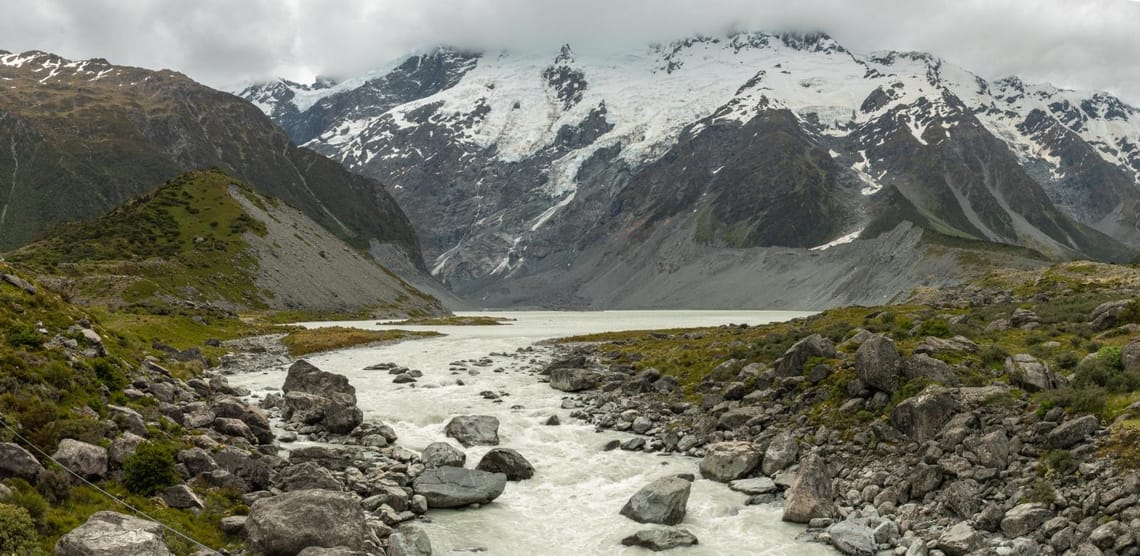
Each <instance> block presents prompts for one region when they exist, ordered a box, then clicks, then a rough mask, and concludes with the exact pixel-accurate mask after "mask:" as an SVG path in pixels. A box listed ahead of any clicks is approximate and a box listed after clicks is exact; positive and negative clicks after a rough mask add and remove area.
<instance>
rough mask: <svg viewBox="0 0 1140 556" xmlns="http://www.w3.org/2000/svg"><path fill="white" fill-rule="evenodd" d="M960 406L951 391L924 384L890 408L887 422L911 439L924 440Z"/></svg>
mask: <svg viewBox="0 0 1140 556" xmlns="http://www.w3.org/2000/svg"><path fill="white" fill-rule="evenodd" d="M960 409H961V404H960V403H959V402H958V398H957V397H956V396H955V395H954V391H953V390H950V389H948V388H942V387H939V386H928V387H926V389H925V390H923V391H922V392H920V393H919V394H918V395H917V396H914V397H913V398H909V399H906V400H903V402H902V403H900V404H898V405H897V406H895V409H894V410H893V411H891V424H892V425H894V427H895V428H896V429H898V430H899V431H900V432H902V433H903V434H905V435H906V436H907V437H909V438H910V439H911V440H914V441H915V442H920V443H921V442H926V441H927V440H930V439H932V438H934V437H935V436H937V434H938V431H940V430H941V429H942V427H943V425H945V424H946V423H947V422H948V421H949V420H950V418H951V417H953V416H954V415H955V414H956V413H958V411H959V410H960Z"/></svg>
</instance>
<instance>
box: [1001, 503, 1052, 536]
mask: <svg viewBox="0 0 1140 556" xmlns="http://www.w3.org/2000/svg"><path fill="white" fill-rule="evenodd" d="M1051 517H1053V512H1050V511H1049V510H1048V509H1047V508H1046V507H1045V506H1043V505H1041V504H1036V503H1026V504H1018V505H1017V506H1014V507H1013V508H1012V509H1010V510H1009V511H1008V512H1006V513H1005V518H1003V519H1002V520H1001V530H1002V532H1003V533H1005V534H1006V535H1007V536H1009V537H1010V538H1017V537H1024V536H1025V535H1028V534H1029V533H1030V532H1032V531H1034V530H1036V529H1037V528H1038V527H1040V526H1041V525H1043V524H1044V523H1045V522H1046V521H1048V520H1049V518H1051Z"/></svg>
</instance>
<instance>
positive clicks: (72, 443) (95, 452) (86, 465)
mask: <svg viewBox="0 0 1140 556" xmlns="http://www.w3.org/2000/svg"><path fill="white" fill-rule="evenodd" d="M52 457H53V458H55V460H56V461H58V462H59V463H60V465H63V466H64V467H66V468H68V469H70V470H72V471H74V472H76V473H78V474H80V475H82V476H84V477H86V478H88V479H101V478H103V477H104V476H106V475H107V450H105V449H104V448H101V447H99V446H95V445H93V444H88V443H86V442H80V441H78V440H74V439H71V438H65V439H63V440H60V441H59V449H57V450H56V451H55V454H53V455H52Z"/></svg>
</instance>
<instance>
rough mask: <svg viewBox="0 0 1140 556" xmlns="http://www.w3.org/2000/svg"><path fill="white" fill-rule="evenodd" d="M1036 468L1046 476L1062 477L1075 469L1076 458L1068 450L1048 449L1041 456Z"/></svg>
mask: <svg viewBox="0 0 1140 556" xmlns="http://www.w3.org/2000/svg"><path fill="white" fill-rule="evenodd" d="M1038 470H1039V471H1040V472H1041V473H1042V474H1043V475H1045V476H1046V477H1064V476H1066V475H1069V474H1070V473H1073V472H1074V471H1076V470H1077V460H1076V458H1074V457H1073V454H1072V453H1070V452H1069V451H1068V450H1049V451H1048V452H1045V453H1044V454H1043V455H1042V456H1041V460H1040V462H1039V463H1038Z"/></svg>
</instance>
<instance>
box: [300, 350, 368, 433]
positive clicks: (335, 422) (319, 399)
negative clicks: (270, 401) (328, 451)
mask: <svg viewBox="0 0 1140 556" xmlns="http://www.w3.org/2000/svg"><path fill="white" fill-rule="evenodd" d="M281 390H282V392H284V393H285V411H284V412H283V416H284V417H285V419H286V420H296V421H299V422H302V423H305V424H317V423H319V424H321V425H323V426H324V427H325V429H327V430H328V431H329V432H330V433H333V434H348V433H350V432H352V430H353V429H355V428H356V427H357V426H359V425H360V423H361V422H363V420H364V412H363V411H361V410H360V408H359V407H357V406H356V388H354V387H353V386H352V385H351V384H349V383H348V378H346V377H344V376H342V375H338V374H333V373H329V372H325V371H322V370H320V369H318V368H317V367H315V366H313V365H312V364H311V363H309V362H308V361H305V360H300V361H297V362H296V363H293V365H292V366H290V367H289V373H288V375H286V377H285V384H284V385H283V386H282V387H281ZM291 394H292V396H290V395H291ZM298 394H307V395H298Z"/></svg>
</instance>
